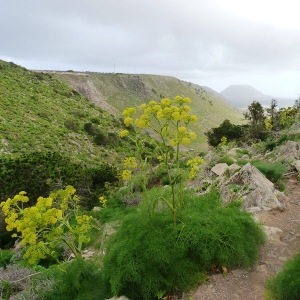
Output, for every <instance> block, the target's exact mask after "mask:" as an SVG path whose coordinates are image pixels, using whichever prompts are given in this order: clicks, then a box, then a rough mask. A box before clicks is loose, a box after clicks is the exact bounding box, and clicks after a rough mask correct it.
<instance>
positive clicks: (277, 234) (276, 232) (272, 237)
mask: <svg viewBox="0 0 300 300" xmlns="http://www.w3.org/2000/svg"><path fill="white" fill-rule="evenodd" d="M262 228H263V230H264V232H265V233H266V235H267V239H268V240H269V241H276V242H281V241H280V239H281V238H282V237H283V231H282V230H281V229H279V228H277V227H269V226H265V225H263V226H262Z"/></svg>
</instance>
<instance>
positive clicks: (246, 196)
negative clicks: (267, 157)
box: [220, 163, 287, 211]
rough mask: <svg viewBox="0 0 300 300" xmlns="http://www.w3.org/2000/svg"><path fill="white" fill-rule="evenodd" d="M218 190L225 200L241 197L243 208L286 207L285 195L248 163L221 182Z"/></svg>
mask: <svg viewBox="0 0 300 300" xmlns="http://www.w3.org/2000/svg"><path fill="white" fill-rule="evenodd" d="M220 192H221V195H222V197H223V200H224V201H225V202H230V201H231V200H233V199H236V198H242V200H243V205H242V208H243V209H244V210H248V209H249V210H253V207H258V208H259V209H261V210H267V211H268V210H272V209H278V210H281V211H282V210H284V209H285V207H286V200H287V197H286V196H285V195H284V194H283V193H282V192H280V191H278V190H276V189H275V187H274V184H273V183H272V182H271V181H269V180H268V179H267V178H266V177H265V176H264V175H263V174H262V173H261V172H260V171H259V170H258V169H257V168H255V167H254V166H252V165H251V164H250V163H247V164H246V165H245V166H244V167H243V168H241V170H240V171H239V172H237V173H235V174H234V175H232V176H231V177H230V178H229V179H228V180H226V181H225V182H223V183H222V185H221V188H220Z"/></svg>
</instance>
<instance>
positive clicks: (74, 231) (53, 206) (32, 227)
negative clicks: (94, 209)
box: [0, 186, 92, 263]
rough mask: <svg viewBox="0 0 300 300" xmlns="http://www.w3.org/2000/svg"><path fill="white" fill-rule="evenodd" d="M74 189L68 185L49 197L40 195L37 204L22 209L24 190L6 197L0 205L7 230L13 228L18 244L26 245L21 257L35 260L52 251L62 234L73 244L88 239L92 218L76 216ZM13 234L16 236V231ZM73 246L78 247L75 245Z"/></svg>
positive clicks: (25, 197)
mask: <svg viewBox="0 0 300 300" xmlns="http://www.w3.org/2000/svg"><path fill="white" fill-rule="evenodd" d="M75 192H76V190H75V188H74V187H72V186H67V187H66V188H65V190H59V191H57V192H56V193H53V194H51V195H50V196H49V197H47V198H44V197H39V198H38V200H37V203H36V205H34V206H31V207H26V208H23V203H25V202H28V200H29V199H28V197H27V196H25V194H26V193H25V192H20V193H19V194H18V195H16V196H15V197H14V198H13V199H10V198H8V199H7V200H6V201H5V202H2V203H1V204H0V207H1V208H2V211H3V213H4V215H5V217H6V218H5V222H6V223H7V227H6V229H7V230H8V231H13V230H15V231H16V232H17V233H18V234H20V238H21V244H22V245H23V246H27V245H28V246H29V247H27V249H26V252H25V254H24V258H25V259H28V261H29V262H30V263H35V262H37V261H38V260H39V259H41V258H45V256H46V254H49V253H51V252H53V251H54V248H55V246H56V245H57V244H58V243H59V242H63V241H64V236H65V235H69V236H71V237H72V242H73V243H74V244H76V243H77V244H80V245H81V243H84V242H88V238H87V237H86V236H87V233H88V232H89V231H90V230H91V227H92V225H91V222H92V217H90V216H86V215H79V214H78V213H79V210H78V202H79V198H78V197H77V196H76V195H75ZM70 213H72V214H74V216H75V217H76V218H75V219H76V222H77V224H75V225H70V223H69V221H68V220H69V218H70V217H71V216H72V215H71V214H70ZM13 236H17V234H16V233H14V234H13ZM72 249H73V250H74V249H79V248H78V245H77V246H74V247H72Z"/></svg>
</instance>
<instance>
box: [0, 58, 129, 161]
mask: <svg viewBox="0 0 300 300" xmlns="http://www.w3.org/2000/svg"><path fill="white" fill-rule="evenodd" d="M88 128H90V129H89V131H91V129H93V130H94V131H95V134H94V135H93V134H90V133H89V132H88V131H87V130H86V129H88ZM122 128H123V124H122V123H121V121H120V120H117V119H116V118H115V117H113V116H112V115H111V114H109V113H108V112H106V111H104V110H102V109H101V108H100V107H98V106H97V105H95V104H94V103H92V102H91V101H89V100H88V99H87V98H85V97H84V96H82V95H81V94H80V93H78V92H77V91H76V90H74V89H72V88H71V87H70V86H69V85H67V84H66V83H64V82H62V81H61V80H58V79H57V78H55V77H53V76H52V75H51V74H46V73H37V72H32V71H29V70H27V69H25V68H22V67H20V66H17V65H15V64H14V63H7V62H4V61H0V143H1V144H0V153H1V154H2V155H4V154H8V155H12V156H15V155H17V154H20V153H26V152H32V151H44V150H48V151H57V152H60V153H65V154H67V155H68V156H71V157H73V158H74V159H75V160H81V161H86V162H87V163H97V162H99V161H103V159H105V160H106V161H113V160H114V158H115V156H116V151H115V148H116V147H115V146H116V143H117V144H118V143H119V144H118V146H121V147H122V143H123V144H124V143H125V142H124V141H121V140H120V139H119V137H118V133H119V131H120V130H121V129H122ZM96 134H102V135H103V137H102V138H103V140H105V147H104V145H101V141H100V142H99V141H98V143H95V135H96ZM98 138H99V137H98ZM97 144H98V145H97ZM103 144H104V143H103ZM124 146H125V145H124Z"/></svg>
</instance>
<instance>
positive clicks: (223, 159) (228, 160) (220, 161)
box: [219, 155, 235, 166]
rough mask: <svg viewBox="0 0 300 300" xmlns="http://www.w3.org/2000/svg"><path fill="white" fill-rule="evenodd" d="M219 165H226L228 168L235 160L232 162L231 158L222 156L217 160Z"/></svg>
mask: <svg viewBox="0 0 300 300" xmlns="http://www.w3.org/2000/svg"><path fill="white" fill-rule="evenodd" d="M219 163H226V164H227V165H228V166H230V165H232V164H234V163H235V160H234V159H233V158H232V157H230V156H228V155H226V156H223V157H222V158H221V159H220V160H219Z"/></svg>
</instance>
